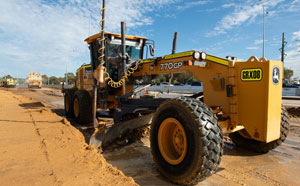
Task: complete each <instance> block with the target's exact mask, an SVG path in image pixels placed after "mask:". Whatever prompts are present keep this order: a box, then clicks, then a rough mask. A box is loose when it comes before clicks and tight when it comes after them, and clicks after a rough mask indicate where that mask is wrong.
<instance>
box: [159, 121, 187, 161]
mask: <svg viewBox="0 0 300 186" xmlns="http://www.w3.org/2000/svg"><path fill="white" fill-rule="evenodd" d="M158 147H159V151H160V153H161V155H162V156H163V158H164V159H165V160H166V161H167V162H168V163H169V164H171V165H178V164H179V163H181V162H182V161H183V160H184V158H185V155H186V152H187V138H186V134H185V131H184V128H183V127H182V125H181V123H180V122H179V121H178V120H176V119H175V118H167V119H165V120H164V121H163V122H162V123H161V125H160V127H159V129H158Z"/></svg>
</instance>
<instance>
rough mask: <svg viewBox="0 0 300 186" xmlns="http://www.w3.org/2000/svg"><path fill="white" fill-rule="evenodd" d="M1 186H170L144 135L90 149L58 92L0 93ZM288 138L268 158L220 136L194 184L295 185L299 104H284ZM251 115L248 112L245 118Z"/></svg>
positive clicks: (298, 158) (85, 133)
mask: <svg viewBox="0 0 300 186" xmlns="http://www.w3.org/2000/svg"><path fill="white" fill-rule="evenodd" d="M0 100H1V101H0V126H1V129H0V153H1V156H0V180H1V181H0V185H134V184H136V183H137V184H140V185H171V184H170V183H169V182H168V181H166V180H165V179H164V178H163V177H161V176H160V174H159V173H158V171H157V169H156V168H155V164H154V162H153V160H152V156H151V150H150V142H149V135H148V133H147V130H145V134H144V135H143V138H141V139H140V140H137V141H135V142H133V143H130V144H124V143H126V142H124V143H120V144H119V145H115V146H114V148H110V149H107V150H105V151H104V152H102V153H99V152H98V153H97V151H96V150H95V149H93V148H91V147H89V146H88V145H87V144H86V143H85V142H86V141H88V140H89V139H88V137H89V135H88V134H89V131H90V128H88V127H86V126H80V125H77V124H76V123H75V124H74V123H72V124H70V123H69V122H68V121H67V120H66V119H64V110H63V95H62V93H61V92H60V90H58V89H50V88H43V89H27V88H24V87H23V88H22V87H19V88H12V89H4V88H1V89H0ZM283 104H284V105H285V106H287V108H288V111H289V113H290V114H291V115H292V120H291V127H290V133H289V135H288V138H287V140H286V141H285V142H284V143H283V145H281V146H280V147H278V148H276V149H274V150H272V151H270V152H269V153H267V154H257V153H253V152H249V151H246V150H243V149H240V148H237V147H236V146H235V145H234V144H233V143H231V141H230V140H229V139H228V138H227V137H225V141H224V142H225V148H224V155H223V157H222V162H221V165H220V166H219V169H218V170H217V173H216V174H214V175H212V176H211V177H209V178H208V179H206V180H204V181H203V182H201V183H199V184H198V185H259V186H261V185H300V179H299V178H298V177H299V176H298V175H299V172H300V100H283ZM250 114H251V113H250Z"/></svg>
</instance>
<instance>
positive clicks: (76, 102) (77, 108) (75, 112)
mask: <svg viewBox="0 0 300 186" xmlns="http://www.w3.org/2000/svg"><path fill="white" fill-rule="evenodd" d="M74 114H75V117H76V118H77V117H78V116H79V102H78V98H75V99H74Z"/></svg>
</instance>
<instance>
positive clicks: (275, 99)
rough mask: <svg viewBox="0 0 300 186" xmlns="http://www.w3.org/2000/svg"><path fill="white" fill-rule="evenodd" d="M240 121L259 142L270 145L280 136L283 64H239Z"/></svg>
mask: <svg viewBox="0 0 300 186" xmlns="http://www.w3.org/2000/svg"><path fill="white" fill-rule="evenodd" d="M235 68H236V77H237V79H236V80H237V87H238V92H237V97H238V118H239V121H240V122H241V124H242V125H243V126H244V127H245V129H246V131H247V132H248V134H249V135H250V136H251V137H252V138H253V139H256V140H258V141H264V142H270V141H273V140H275V139H278V138H279V136H280V122H281V96H282V78H283V65H282V62H279V61H272V60H265V59H264V58H262V59H261V60H260V61H258V60H257V59H256V58H255V57H252V58H250V59H249V60H248V61H247V62H237V63H235Z"/></svg>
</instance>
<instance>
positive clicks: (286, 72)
mask: <svg viewBox="0 0 300 186" xmlns="http://www.w3.org/2000/svg"><path fill="white" fill-rule="evenodd" d="M293 75H294V71H293V70H292V69H289V68H284V79H288V80H289V82H290V81H291V77H292V76H293Z"/></svg>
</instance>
